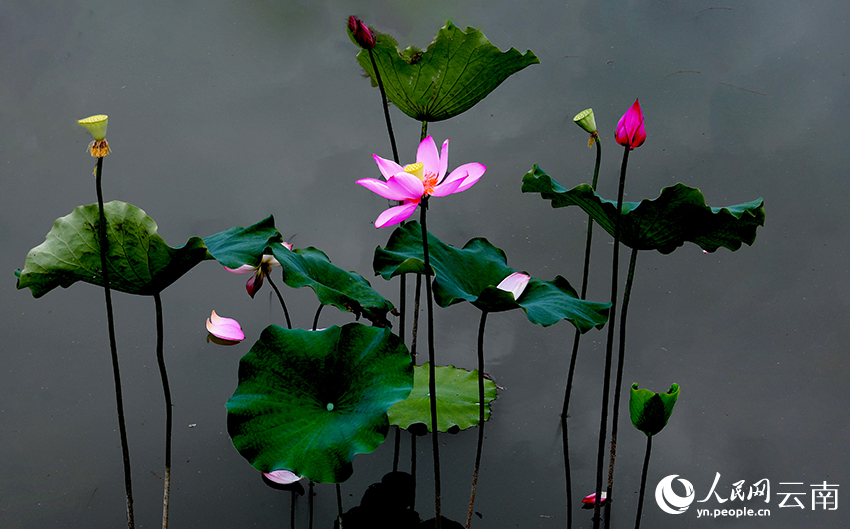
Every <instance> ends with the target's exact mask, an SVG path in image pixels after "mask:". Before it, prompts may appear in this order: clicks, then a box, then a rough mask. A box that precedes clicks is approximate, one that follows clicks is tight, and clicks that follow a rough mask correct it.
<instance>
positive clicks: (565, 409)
mask: <svg viewBox="0 0 850 529" xmlns="http://www.w3.org/2000/svg"><path fill="white" fill-rule="evenodd" d="M601 162H602V144H601V142H599V140H598V139H597V141H596V166H595V167H594V169H593V184H592V185H591V188H592V189H593V190H594V191H596V184H597V182H598V181H599V165H600V163H601ZM592 243H593V218H592V217H590V215H588V217H587V236H586V237H585V244H584V270H583V271H582V276H581V299H587V283H588V277H589V276H590V248H591V245H592ZM580 340H581V331H579V330H578V329H577V328H576V330H575V335H574V337H573V353H572V356H571V357H570V370H569V373H568V375H567V389H566V391H565V392H564V407H563V409H562V411H561V416H562V417H564V418H566V417H567V414H568V413H569V409H570V394H571V393H572V391H573V375H574V374H575V369H576V358H577V357H578V346H579V341H580Z"/></svg>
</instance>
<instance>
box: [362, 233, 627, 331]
mask: <svg viewBox="0 0 850 529" xmlns="http://www.w3.org/2000/svg"><path fill="white" fill-rule="evenodd" d="M428 255H429V261H430V263H431V268H432V273H433V274H434V276H435V277H434V299H435V300H436V302H437V304H438V305H440V306H441V307H448V306H450V305H453V304H455V303H460V302H462V301H468V302H470V303H472V304H473V305H475V306H476V307H478V308H479V309H481V310H486V311H490V312H499V311H505V310H511V309H515V308H521V309H522V310H523V311H525V313H526V316H527V317H528V319H529V321H531V322H532V323H536V324H540V325H543V326H549V325H554V324H555V323H558V322H559V321H561V320H568V321H570V322H571V323H572V324H573V325H575V326H576V327H577V328H578V329H579V330H580V331H581V332H586V331H588V330H590V329H592V328H593V327H597V328H601V327H602V326H603V325H604V324H605V322H606V321H608V309H609V307H610V305H611V304H610V303H596V302H592V301H583V300H581V299H580V298H579V296H578V294H577V293H576V291H575V290H574V289H573V287H572V286H570V283H569V281H567V280H566V279H564V278H563V277H561V276H557V277H556V278H555V279H553V280H552V281H543V280H540V279H536V278H533V277H532V278H531V280H529V282H528V286H526V288H525V291H524V292H523V293H522V295H521V296H520V297H519V299H518V300H515V299H514V297H513V295H512V294H511V293H509V292H505V291H503V290H499V289H498V288H496V286H497V285H498V284H499V283H500V282H501V281H502V280H503V279H505V278H506V277H507V276H509V275H510V274H512V273H514V269H513V268H510V267H509V266H508V265H507V258H506V257H505V252H503V251H502V250H501V249H499V248H496V247H495V246H493V245H492V244H490V242H489V241H487V239H483V238H475V239H472V240H470V241H469V242H467V243H466V245H465V246H464V247H463V249H458V248H456V247H454V246H451V245H448V244H445V243H443V242H442V241H440V240H439V239H437V238H436V237H434V235H432V234H430V233H429V234H428ZM373 267H374V269H375V273H376V274H379V275H381V276H382V277H383V278H384V279H390V278H392V277H394V276H396V275H399V274H404V273H410V272H413V273H424V272H425V266H424V258H423V254H422V227H421V225H420V224H419V223H418V222H408V223H406V224H405V225H404V226H400V227H398V228H396V230H395V231H394V232H393V233H392V235H391V236H390V239H389V241H388V242H387V246H386V248H381V247H378V248H377V249H376V250H375V257H374V261H373Z"/></svg>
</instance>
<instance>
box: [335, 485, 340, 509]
mask: <svg viewBox="0 0 850 529" xmlns="http://www.w3.org/2000/svg"><path fill="white" fill-rule="evenodd" d="M335 485H336V508H337V511H338V512H339V515H340V516H342V487H340V485H339V483H335Z"/></svg>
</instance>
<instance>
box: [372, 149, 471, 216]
mask: <svg viewBox="0 0 850 529" xmlns="http://www.w3.org/2000/svg"><path fill="white" fill-rule="evenodd" d="M372 157H373V158H374V159H375V163H376V164H377V165H378V170H379V171H380V172H381V175H383V177H384V181H381V180H378V179H376V178H362V179H360V180H358V181H357V184H359V185H361V186H363V187H365V188H366V189H368V190H369V191H372V192H373V193H375V194H377V195H380V196H382V197H384V198H386V199H388V200H397V201H399V202H402V204H401V205H398V206H393V207H391V208H389V209H387V210H385V211H384V212H383V213H381V215H379V216H378V218H377V219H376V220H375V227H376V228H383V227H384V226H392V225H393V224H398V223H399V222H402V221H405V220H407V219H408V218H409V217H410V216H411V215H413V212H414V211H416V207H417V206H418V205H419V202H420V201H421V200H422V198H423V197H426V196H434V197H444V196H447V195H451V194H453V193H460V192H462V191H466V190H467V189H469V188H470V187H472V186H473V185H474V184H475V183H476V182H477V181H478V180H479V179H480V178H481V176H483V175H484V172H485V171H486V170H487V167H486V166H484V165H482V164H480V163H477V162H476V163H466V164H463V165H461V166H460V167H458V168H456V169H455V170H454V171H452V172H451V173H450V174H449V175H448V176H446V170H447V169H448V165H449V140H446V141H445V142H443V147H442V149H441V150H440V152H437V144H436V143H434V138H432V137H431V136H428V137H427V138H425V139H424V140H422V142H421V143H420V144H419V147H418V149H417V150H416V163H412V164H409V165H406V166H404V167H402V166H401V165H399V164H397V163H395V162H394V161H392V160H387V159H384V158H381V157H380V156H378V155H377V154H373V155H372Z"/></svg>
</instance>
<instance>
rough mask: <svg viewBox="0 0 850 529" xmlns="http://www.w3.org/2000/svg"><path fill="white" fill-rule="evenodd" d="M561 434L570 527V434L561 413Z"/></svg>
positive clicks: (571, 522) (571, 508)
mask: <svg viewBox="0 0 850 529" xmlns="http://www.w3.org/2000/svg"><path fill="white" fill-rule="evenodd" d="M561 435H562V440H563V451H564V476H565V480H566V485H567V529H571V528H572V526H573V484H572V480H571V479H570V436H569V428H568V426H567V416H566V415H561Z"/></svg>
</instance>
